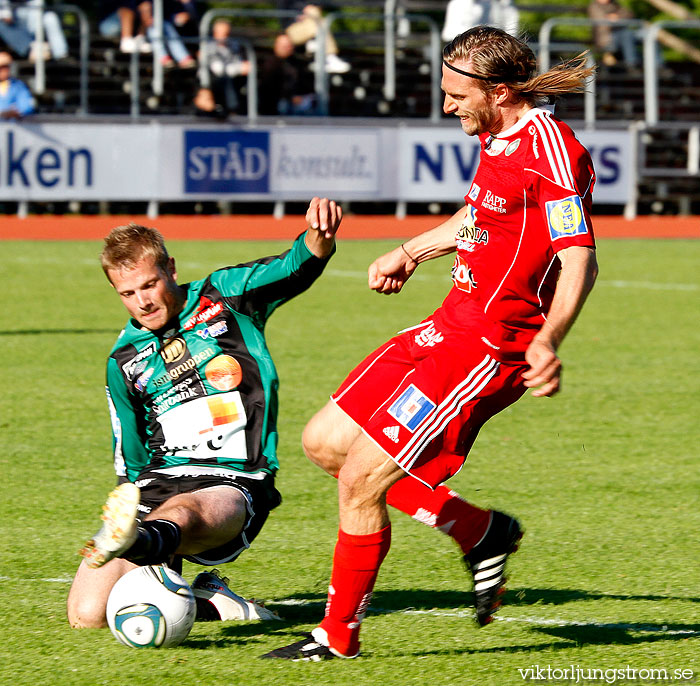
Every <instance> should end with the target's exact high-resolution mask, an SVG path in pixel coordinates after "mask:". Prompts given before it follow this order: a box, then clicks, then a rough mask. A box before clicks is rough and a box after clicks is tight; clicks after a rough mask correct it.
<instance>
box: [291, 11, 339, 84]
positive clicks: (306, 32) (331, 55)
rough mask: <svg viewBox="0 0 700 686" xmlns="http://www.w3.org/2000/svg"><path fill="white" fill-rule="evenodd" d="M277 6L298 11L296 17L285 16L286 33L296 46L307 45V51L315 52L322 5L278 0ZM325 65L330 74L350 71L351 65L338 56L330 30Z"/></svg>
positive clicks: (327, 38) (327, 37)
mask: <svg viewBox="0 0 700 686" xmlns="http://www.w3.org/2000/svg"><path fill="white" fill-rule="evenodd" d="M277 7H278V8H279V9H281V10H294V11H295V12H298V14H297V16H296V17H283V19H282V25H283V26H284V28H285V33H286V34H287V37H288V38H289V40H291V41H292V44H293V45H294V46H298V45H305V46H306V50H307V52H309V53H315V52H316V48H317V46H318V43H317V39H316V34H317V33H318V24H319V21H320V20H321V16H322V11H321V7H320V6H319V5H312V4H308V3H307V2H304V1H303V0H301V1H300V0H278V2H277ZM325 67H326V72H328V73H329V74H345V73H347V72H348V71H350V65H349V64H348V63H347V62H346V61H345V60H343V59H341V58H340V57H338V44H337V43H336V42H335V38H333V35H332V34H331V32H330V31H329V32H328V33H327V34H326V65H325Z"/></svg>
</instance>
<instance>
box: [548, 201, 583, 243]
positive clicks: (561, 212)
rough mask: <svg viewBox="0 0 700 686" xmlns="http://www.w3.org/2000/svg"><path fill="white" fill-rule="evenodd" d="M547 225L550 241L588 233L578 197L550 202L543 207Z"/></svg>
mask: <svg viewBox="0 0 700 686" xmlns="http://www.w3.org/2000/svg"><path fill="white" fill-rule="evenodd" d="M545 210H546V212H547V225H548V227H549V235H550V236H551V238H552V240H553V241H555V240H557V238H570V237H571V236H578V235H580V234H585V233H588V228H587V227H586V222H585V220H584V214H583V206H582V204H581V198H579V197H578V195H572V196H570V197H568V198H564V199H563V200H551V201H550V202H548V203H547V204H546V205H545Z"/></svg>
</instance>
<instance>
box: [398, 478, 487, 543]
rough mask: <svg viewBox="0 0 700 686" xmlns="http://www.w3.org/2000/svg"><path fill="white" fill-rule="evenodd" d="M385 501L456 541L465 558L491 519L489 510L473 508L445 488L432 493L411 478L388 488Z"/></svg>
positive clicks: (429, 489) (422, 484)
mask: <svg viewBox="0 0 700 686" xmlns="http://www.w3.org/2000/svg"><path fill="white" fill-rule="evenodd" d="M386 502H387V503H388V504H389V505H391V506H392V507H395V508H396V509H397V510H401V512H405V513H406V514H407V515H409V516H410V517H413V519H416V520H417V521H419V522H423V524H427V525H428V526H431V527H433V528H434V529H440V531H443V532H444V533H446V534H447V535H448V536H451V537H452V538H454V540H455V541H456V542H457V544H458V545H459V547H460V548H461V549H462V552H463V553H464V554H465V555H466V554H467V553H468V552H469V551H470V550H471V549H472V548H473V547H474V546H475V545H476V544H477V543H478V542H479V541H480V540H481V538H482V536H483V535H484V534H485V533H486V528H487V527H488V525H489V521H490V517H491V513H490V512H489V511H488V510H482V509H480V508H478V507H474V505H470V504H469V503H468V502H467V501H466V500H464V499H463V498H462V497H461V496H460V495H459V494H458V493H455V492H454V491H451V490H450V489H449V488H447V487H446V486H438V487H437V488H436V489H435V490H434V491H433V490H432V489H431V488H428V486H426V485H425V484H424V483H422V482H420V481H418V479H414V478H412V477H408V478H405V479H401V481H397V482H396V483H395V484H394V485H393V486H392V487H391V488H390V489H389V491H388V493H387V495H386Z"/></svg>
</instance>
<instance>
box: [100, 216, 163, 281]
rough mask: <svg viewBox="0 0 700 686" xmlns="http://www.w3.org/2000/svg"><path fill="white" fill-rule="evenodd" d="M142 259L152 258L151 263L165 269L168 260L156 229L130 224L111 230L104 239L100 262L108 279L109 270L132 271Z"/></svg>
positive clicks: (161, 237)
mask: <svg viewBox="0 0 700 686" xmlns="http://www.w3.org/2000/svg"><path fill="white" fill-rule="evenodd" d="M144 257H152V258H153V263H154V264H155V265H156V266H157V267H160V268H161V269H165V268H166V267H167V265H168V261H169V260H170V255H168V250H167V248H166V247H165V240H164V239H163V236H162V234H161V233H160V231H158V229H153V228H150V227H147V226H141V225H140V224H134V223H133V222H131V223H129V224H126V225H125V226H117V227H115V228H113V229H112V230H111V231H110V232H109V234H108V235H107V236H106V237H105V239H104V246H103V248H102V252H101V253H100V262H101V264H102V269H103V271H104V273H105V274H106V275H107V278H109V270H110V269H116V270H118V269H124V268H126V269H132V268H133V267H135V266H136V263H137V262H139V261H140V260H142V259H143V258H144Z"/></svg>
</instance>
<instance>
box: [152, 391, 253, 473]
mask: <svg viewBox="0 0 700 686" xmlns="http://www.w3.org/2000/svg"><path fill="white" fill-rule="evenodd" d="M158 422H159V423H160V425H161V428H162V431H163V449H164V451H165V454H166V455H173V456H177V457H181V458H185V459H202V460H206V459H215V458H217V457H219V456H222V457H223V456H225V457H226V458H229V459H234V460H237V459H240V460H245V459H246V457H247V448H246V441H245V425H246V413H245V408H244V407H243V401H242V399H241V395H240V393H238V391H232V392H230V393H219V394H217V395H212V396H208V397H205V398H197V399H195V400H190V401H189V402H187V403H185V404H184V405H178V406H176V407H173V408H172V409H170V410H168V411H167V412H164V413H163V414H162V415H160V416H159V417H158Z"/></svg>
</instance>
